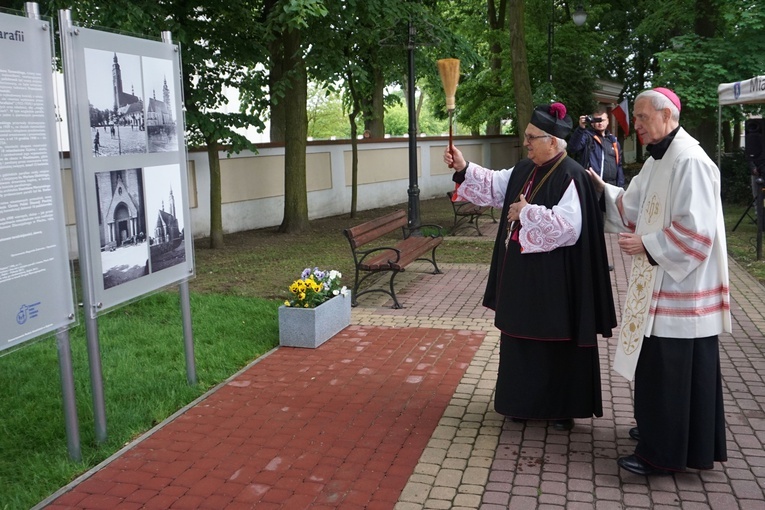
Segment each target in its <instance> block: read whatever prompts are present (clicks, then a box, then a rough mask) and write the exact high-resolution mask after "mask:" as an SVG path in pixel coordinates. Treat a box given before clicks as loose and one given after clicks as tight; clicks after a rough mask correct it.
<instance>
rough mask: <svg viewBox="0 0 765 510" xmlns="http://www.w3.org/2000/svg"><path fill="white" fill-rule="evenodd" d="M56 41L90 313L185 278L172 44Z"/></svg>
mask: <svg viewBox="0 0 765 510" xmlns="http://www.w3.org/2000/svg"><path fill="white" fill-rule="evenodd" d="M63 38H64V39H65V40H66V41H67V43H68V44H70V45H71V48H69V49H68V50H67V52H65V53H64V62H63V69H64V74H65V77H67V80H66V83H67V103H68V104H71V111H72V112H76V114H72V115H70V119H72V120H73V123H74V124H76V125H75V126H74V127H73V128H72V131H73V132H74V133H76V134H77V136H76V138H77V140H76V147H77V150H76V152H75V151H73V153H72V156H73V158H72V161H73V169H72V172H73V175H75V176H77V175H83V176H84V178H83V179H81V181H82V182H80V180H78V179H75V186H81V189H82V191H81V193H80V196H81V197H82V201H83V204H82V206H83V208H84V209H85V211H84V216H85V219H84V223H85V225H86V227H87V228H86V233H87V234H86V235H87V238H88V241H87V243H85V242H84V243H82V244H83V246H86V247H87V250H88V252H89V254H90V257H89V259H90V260H91V261H92V262H93V263H92V264H91V267H90V268H89V269H88V271H89V275H90V277H91V278H90V282H92V290H93V293H92V296H91V302H90V303H88V304H87V310H88V312H89V313H90V316H91V317H96V316H98V315H101V314H103V313H107V312H108V311H110V310H113V309H114V308H115V307H117V306H119V305H122V304H125V303H129V302H132V301H134V300H136V299H138V298H140V297H141V296H144V295H148V294H150V293H152V292H154V291H156V290H159V289H162V288H166V287H170V286H173V285H176V284H178V283H180V282H183V281H186V280H188V279H189V278H193V277H194V248H193V233H192V232H191V221H190V216H191V211H190V209H189V183H188V161H187V159H188V158H187V155H186V141H185V128H184V119H183V105H182V95H183V93H182V84H181V81H180V77H181V61H180V47H179V46H178V45H176V44H171V43H166V42H160V41H158V40H149V39H143V38H137V37H132V36H127V35H121V34H115V33H110V32H102V31H98V30H92V29H89V28H85V27H79V28H78V29H77V31H76V33H75V32H72V31H69V32H65V33H64V35H63ZM72 82H75V83H72ZM70 84H71V85H72V86H71V87H70V86H69V85H70ZM104 91H106V92H104ZM70 96H71V101H69V99H70ZM115 112H116V113H115ZM147 112H148V113H151V122H149V118H148V115H147ZM149 125H151V126H152V127H151V142H150V141H149V138H150V135H149V131H150V130H149ZM112 126H114V128H115V133H114V136H115V137H114V138H112V134H111V127H112ZM155 128H160V129H155ZM96 129H97V130H98V133H99V147H98V149H99V155H98V156H95V155H94V153H95V150H94V140H93V137H94V136H95V131H96ZM155 134H156V135H157V136H156V137H155V136H154V135H155ZM131 136H134V138H131ZM131 142H135V143H131ZM150 144H151V147H150ZM78 155H79V157H78ZM120 190H121V192H122V194H120ZM78 227H79V225H78ZM83 306H85V305H83Z"/></svg>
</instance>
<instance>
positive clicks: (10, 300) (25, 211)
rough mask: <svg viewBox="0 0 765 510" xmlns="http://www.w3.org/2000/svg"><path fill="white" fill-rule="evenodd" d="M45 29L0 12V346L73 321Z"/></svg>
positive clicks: (48, 41)
mask: <svg viewBox="0 0 765 510" xmlns="http://www.w3.org/2000/svg"><path fill="white" fill-rule="evenodd" d="M51 32H52V30H51V26H50V23H49V22H47V21H42V20H33V19H29V18H25V17H21V16H13V15H10V14H5V13H0V296H1V298H0V303H1V304H2V306H1V307H0V351H3V350H5V349H9V348H10V347H13V346H16V345H18V344H20V343H22V342H24V341H26V340H29V339H32V338H34V337H37V336H40V335H43V334H45V333H49V332H51V331H53V330H57V329H59V328H61V327H65V326H68V325H70V324H72V323H74V322H75V320H76V314H75V307H74V295H73V285H72V276H71V265H70V262H69V249H68V246H67V241H66V224H65V223H66V222H65V219H64V203H63V192H62V184H61V168H60V164H59V153H58V146H57V136H56V133H57V125H56V124H57V123H56V115H55V111H56V110H55V105H54V90H53V79H52V75H53V69H52V62H53V61H52V59H51V52H52V50H51V48H52V44H51V42H52V39H51Z"/></svg>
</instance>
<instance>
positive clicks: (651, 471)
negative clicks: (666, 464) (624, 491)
mask: <svg viewBox="0 0 765 510" xmlns="http://www.w3.org/2000/svg"><path fill="white" fill-rule="evenodd" d="M616 463H617V464H619V467H621V468H623V469H626V470H627V471H629V472H630V473H635V474H636V475H643V476H651V475H655V476H666V475H669V474H670V472H669V471H665V470H663V469H659V468H655V467H652V466H649V465H648V464H646V463H645V462H643V461H642V460H640V459H639V458H638V457H637V456H635V455H628V456H627V457H619V458H618V459H617V460H616Z"/></svg>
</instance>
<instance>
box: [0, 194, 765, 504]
mask: <svg viewBox="0 0 765 510" xmlns="http://www.w3.org/2000/svg"><path fill="white" fill-rule="evenodd" d="M395 208H404V209H405V208H406V204H401V205H399V206H397V207H395ZM392 209H394V208H385V209H377V210H372V211H364V212H361V213H359V215H358V217H357V218H354V219H349V218H348V217H347V216H336V217H332V218H324V219H319V220H314V221H312V222H311V229H310V231H309V232H306V233H303V234H295V235H284V234H277V233H276V231H275V229H261V230H255V231H250V232H240V233H236V234H231V235H228V236H226V239H225V243H226V247H225V248H224V249H222V250H210V249H207V248H205V247H204V246H205V245H206V242H205V240H198V241H197V242H196V248H195V260H196V272H197V275H196V278H194V279H193V280H192V281H191V282H190V290H191V298H190V299H191V311H192V326H193V333H194V342H195V355H196V356H195V357H196V368H197V376H198V380H199V382H198V384H197V385H196V386H193V387H192V386H189V385H188V384H187V382H186V366H185V361H184V351H183V331H182V323H181V313H180V304H179V297H178V292H177V289H171V290H168V291H164V292H159V293H155V294H152V295H150V296H147V297H145V298H143V299H141V300H139V301H136V302H133V303H131V304H128V305H125V306H123V307H120V308H117V309H116V310H114V311H112V312H110V313H107V314H105V315H103V316H101V317H100V318H99V320H98V327H99V338H100V346H101V358H102V368H103V379H104V393H105V404H106V418H107V432H108V439H107V441H106V442H105V443H103V444H96V441H95V434H94V422H93V410H92V400H91V388H90V377H89V372H88V370H89V369H88V359H87V349H86V345H85V332H84V326H83V325H82V323H80V325H79V326H77V327H75V328H73V329H72V330H71V331H70V337H71V346H72V358H73V366H74V373H75V387H76V396H77V412H78V418H79V423H80V435H81V447H82V456H83V460H82V462H80V463H73V462H71V461H70V460H69V456H68V452H67V442H66V433H65V428H64V417H63V410H62V397H61V385H60V379H59V370H58V355H57V346H56V341H55V339H54V338H52V337H46V338H42V339H39V340H37V341H33V342H28V343H27V344H24V345H23V346H22V347H20V348H19V349H16V350H14V351H13V352H10V353H6V355H4V356H2V357H0V452H2V455H0V509H2V510H11V509H13V510H16V509H27V508H29V507H31V506H34V505H35V504H36V503H38V502H39V501H41V500H42V499H44V498H45V497H46V496H48V495H49V494H51V493H52V492H54V491H56V490H57V489H58V488H60V487H61V486H63V485H66V484H67V483H68V482H70V481H71V480H72V479H74V478H75V477H76V476H78V475H79V474H81V473H83V472H84V471H87V470H88V469H90V468H91V467H93V466H95V465H96V464H98V463H99V462H101V461H102V460H104V459H106V458H107V457H109V456H110V455H112V454H113V453H114V452H116V451H118V450H119V449H120V448H122V447H123V446H124V445H125V444H126V443H128V442H130V441H131V440H132V439H134V438H135V437H137V436H139V435H140V434H142V433H143V432H145V431H147V430H148V429H150V428H151V427H152V426H154V425H156V424H157V423H159V422H161V421H162V420H164V419H165V418H167V417H168V416H169V415H171V414H172V413H174V412H175V411H177V410H178V409H180V408H181V407H183V406H184V405H186V404H188V403H189V402H191V401H193V400H194V399H195V398H197V397H199V396H200V395H202V394H203V393H204V392H205V391H207V390H208V389H210V388H211V387H213V386H215V385H216V384H218V383H220V382H222V381H224V380H225V379H227V378H228V377H230V376H231V375H232V374H234V373H236V372H237V371H238V370H240V369H241V368H243V367H244V366H246V365H247V364H248V363H249V362H251V361H252V360H254V359H256V358H258V357H259V356H262V355H263V354H265V353H267V352H268V351H269V350H271V349H273V348H274V347H275V346H276V345H277V344H278V323H277V308H278V306H279V305H280V304H281V302H282V300H283V299H284V298H285V297H286V295H287V286H288V285H289V284H290V283H291V282H292V281H293V280H294V279H295V278H296V277H297V276H298V275H299V274H300V271H302V270H303V269H304V268H305V267H314V266H319V267H320V268H322V269H338V270H340V271H341V272H343V273H344V277H343V281H344V282H345V283H346V285H350V284H351V283H352V281H353V272H352V267H353V265H352V259H351V253H350V248H349V246H348V243H347V240H346V239H345V238H344V237H343V235H342V233H341V232H342V229H343V228H347V227H349V226H352V225H355V224H358V223H361V222H362V221H366V220H367V219H371V218H373V217H376V216H379V215H380V214H383V213H384V212H388V211H390V210H392ZM743 211H744V208H743V207H738V208H736V207H731V208H726V222H727V225H728V231H729V236H728V242H729V247H730V253H731V255H732V256H733V257H735V258H736V259H737V260H739V261H740V263H741V264H742V265H743V266H744V267H746V268H747V270H749V271H750V272H752V274H754V275H755V276H757V277H758V278H760V280H762V279H763V277H764V276H765V263H763V262H761V261H757V260H756V256H755V250H754V248H755V240H756V236H757V228H756V226H755V225H754V224H753V223H752V222H751V221H750V220H748V219H745V220H744V221H742V223H741V225H740V226H739V227H738V229H737V230H736V232H730V230H731V229H732V227H733V225H735V223H736V221H737V220H738V218H739V217H740V216H741V214H742V213H743ZM421 215H422V223H435V224H440V225H444V226H447V227H448V226H450V225H451V224H452V220H453V216H452V210H451V205H450V204H449V202H448V201H447V199H446V198H445V197H444V198H443V199H432V200H425V201H422V203H421ZM491 248H492V243H491V240H484V241H472V240H467V238H465V237H448V238H447V240H446V242H444V243H443V245H442V246H441V247H440V248H439V249H438V251H437V260H438V262H439V264H441V263H464V262H469V263H485V264H488V263H489V260H490V257H491Z"/></svg>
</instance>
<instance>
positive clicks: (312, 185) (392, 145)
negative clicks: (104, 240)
mask: <svg viewBox="0 0 765 510" xmlns="http://www.w3.org/2000/svg"><path fill="white" fill-rule="evenodd" d="M447 145H448V139H447V138H445V137H427V138H420V139H418V140H417V169H418V175H417V184H418V187H419V189H420V199H421V200H427V199H430V198H434V197H439V196H443V195H445V194H446V192H447V191H449V190H451V189H453V187H454V184H453V183H452V180H451V175H452V170H451V169H450V168H447V167H446V165H444V163H443V159H442V156H443V152H444V150H445V149H446V147H447ZM454 145H455V146H456V147H458V148H459V149H460V150H461V151H462V152H463V154H464V155H465V158H466V159H467V160H469V161H473V162H475V163H478V164H480V165H483V166H486V167H489V168H507V167H510V166H513V165H514V164H515V162H516V161H518V159H519V156H520V153H521V152H520V149H521V146H520V144H519V142H518V138H517V137H515V136H512V137H511V136H498V137H477V138H469V137H457V138H455V140H454ZM358 148H359V165H358V202H357V209H358V210H366V209H374V208H377V207H385V206H389V205H394V204H400V203H406V202H407V201H408V200H409V195H408V193H407V191H408V189H409V141H408V140H407V139H406V138H397V139H385V140H380V141H377V140H363V141H359V144H358ZM258 150H259V152H258V154H253V153H252V152H249V151H243V152H241V153H239V154H232V155H231V156H230V157H226V153H225V152H221V153H220V158H221V188H222V189H221V192H222V204H223V205H222V213H223V231H224V232H225V233H231V232H239V231H243V230H252V229H257V228H265V227H272V226H275V225H279V224H281V222H282V217H283V214H284V146H283V145H276V144H267V145H264V146H262V147H259V149H258ZM188 162H189V163H188V173H189V175H188V182H189V205H190V209H191V231H192V233H193V235H194V237H195V238H199V237H207V236H209V234H210V198H209V197H210V167H209V164H208V159H207V153H206V152H205V151H204V150H201V151H200V150H194V151H191V152H189V153H188ZM62 169H63V172H64V193H65V197H64V200H65V207H66V223H67V235H68V238H69V246H70V256H71V257H72V258H76V257H77V234H76V222H75V212H74V211H75V207H74V198H73V197H74V194H73V188H72V170H71V163H70V160H69V158H68V155H65V157H64V159H63V160H62ZM306 174H307V175H306V178H307V187H308V217H309V218H310V219H314V218H323V217H326V216H335V215H338V214H345V213H349V212H350V209H351V144H350V142H349V141H348V140H343V141H336V142H309V143H308V147H307V149H306Z"/></svg>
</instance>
